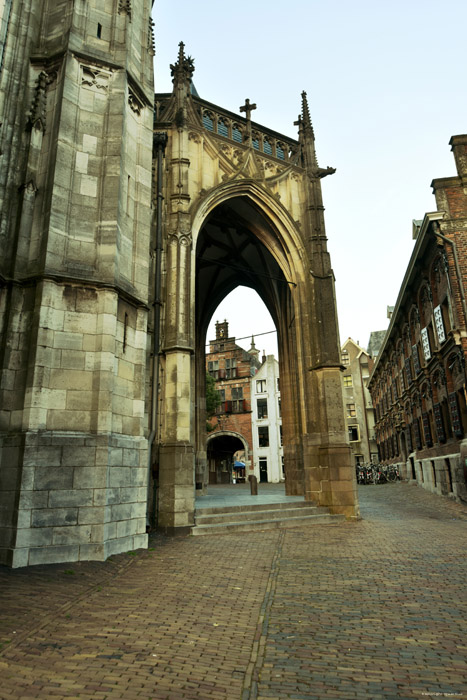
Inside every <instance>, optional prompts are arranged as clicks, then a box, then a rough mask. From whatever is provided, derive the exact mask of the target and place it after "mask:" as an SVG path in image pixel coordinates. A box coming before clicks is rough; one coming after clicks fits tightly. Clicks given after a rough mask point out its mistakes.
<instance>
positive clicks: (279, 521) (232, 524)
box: [191, 509, 345, 537]
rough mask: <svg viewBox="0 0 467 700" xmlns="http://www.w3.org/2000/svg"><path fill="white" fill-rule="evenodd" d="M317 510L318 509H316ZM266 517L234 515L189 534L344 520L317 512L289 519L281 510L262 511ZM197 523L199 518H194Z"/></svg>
mask: <svg viewBox="0 0 467 700" xmlns="http://www.w3.org/2000/svg"><path fill="white" fill-rule="evenodd" d="M316 510H318V509H316ZM263 514H264V515H267V516H268V517H266V518H264V519H262V520H244V519H243V518H241V516H242V515H244V513H242V512H240V513H236V514H235V519H225V520H224V521H223V522H221V523H212V524H201V525H198V524H196V525H195V526H194V527H192V528H191V534H192V535H194V536H196V537H199V536H202V535H224V534H228V533H230V532H249V531H252V530H275V529H283V528H293V527H308V526H310V525H317V524H320V525H322V524H327V525H335V524H337V523H339V522H342V521H344V520H345V516H344V515H331V514H330V513H326V512H324V513H323V512H322V511H321V509H319V512H318V513H316V514H313V515H298V516H292V517H289V515H288V514H286V513H284V512H283V510H282V512H281V510H277V511H266V513H265V512H264V511H263ZM196 522H197V523H198V522H199V518H198V517H197V518H196Z"/></svg>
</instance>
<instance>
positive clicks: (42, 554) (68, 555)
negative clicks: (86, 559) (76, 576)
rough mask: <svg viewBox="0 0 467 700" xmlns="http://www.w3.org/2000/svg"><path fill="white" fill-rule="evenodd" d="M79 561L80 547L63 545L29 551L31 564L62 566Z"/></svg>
mask: <svg viewBox="0 0 467 700" xmlns="http://www.w3.org/2000/svg"><path fill="white" fill-rule="evenodd" d="M78 560H79V546H78V545H62V546H53V547H52V546H50V547H40V548H37V549H36V548H33V549H30V550H29V564H30V565H31V566H33V565H35V564H60V563H62V562H72V561H78Z"/></svg>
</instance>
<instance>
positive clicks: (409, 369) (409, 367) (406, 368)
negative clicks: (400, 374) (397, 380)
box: [404, 357, 412, 386]
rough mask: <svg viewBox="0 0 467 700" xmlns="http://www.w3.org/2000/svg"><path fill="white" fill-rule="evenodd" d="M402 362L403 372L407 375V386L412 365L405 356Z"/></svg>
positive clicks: (410, 376)
mask: <svg viewBox="0 0 467 700" xmlns="http://www.w3.org/2000/svg"><path fill="white" fill-rule="evenodd" d="M404 364H405V374H406V377H407V386H408V385H409V384H410V382H411V381H412V367H411V366H410V360H409V358H408V357H406V358H405V360H404Z"/></svg>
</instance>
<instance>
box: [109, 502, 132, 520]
mask: <svg viewBox="0 0 467 700" xmlns="http://www.w3.org/2000/svg"><path fill="white" fill-rule="evenodd" d="M111 513H112V520H129V519H130V518H131V517H132V504H131V503H117V504H115V505H113V506H112V511H111Z"/></svg>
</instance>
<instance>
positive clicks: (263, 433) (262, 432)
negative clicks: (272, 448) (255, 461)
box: [258, 425, 269, 447]
mask: <svg viewBox="0 0 467 700" xmlns="http://www.w3.org/2000/svg"><path fill="white" fill-rule="evenodd" d="M258 444H259V446H260V447H269V428H268V427H267V425H265V426H261V427H260V428H258Z"/></svg>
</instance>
